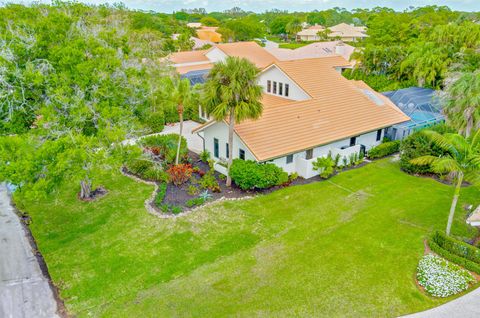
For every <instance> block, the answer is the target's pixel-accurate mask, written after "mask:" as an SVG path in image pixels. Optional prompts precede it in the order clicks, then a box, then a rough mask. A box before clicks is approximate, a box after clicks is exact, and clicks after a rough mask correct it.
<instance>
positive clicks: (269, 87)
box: [267, 81, 272, 93]
mask: <svg viewBox="0 0 480 318" xmlns="http://www.w3.org/2000/svg"><path fill="white" fill-rule="evenodd" d="M271 91H272V81H267V93H270V92H271Z"/></svg>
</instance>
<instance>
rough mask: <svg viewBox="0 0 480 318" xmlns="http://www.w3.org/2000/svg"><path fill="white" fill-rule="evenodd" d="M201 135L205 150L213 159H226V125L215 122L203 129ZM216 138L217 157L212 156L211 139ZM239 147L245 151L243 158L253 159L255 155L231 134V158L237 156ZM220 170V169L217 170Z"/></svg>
mask: <svg viewBox="0 0 480 318" xmlns="http://www.w3.org/2000/svg"><path fill="white" fill-rule="evenodd" d="M203 132H204V133H203V137H204V138H205V150H207V151H208V152H210V156H211V158H212V159H214V160H215V161H219V160H223V161H225V160H227V156H226V150H227V143H228V126H227V125H226V124H225V123H223V122H221V123H215V124H213V125H211V126H209V127H207V128H205V130H204V131H203ZM214 138H217V139H218V146H219V147H218V148H219V149H218V150H219V151H218V152H219V158H215V157H214V146H213V145H214V144H213V139H214ZM239 149H243V150H244V151H245V160H255V157H254V156H253V155H252V153H251V152H250V151H249V150H248V148H247V147H246V146H245V144H244V143H243V142H242V141H241V140H240V138H238V136H237V134H234V136H233V159H236V158H238V157H239ZM219 172H222V171H219Z"/></svg>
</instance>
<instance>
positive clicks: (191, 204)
mask: <svg viewBox="0 0 480 318" xmlns="http://www.w3.org/2000/svg"><path fill="white" fill-rule="evenodd" d="M204 203H205V199H203V198H202V197H198V198H193V199H190V200H188V201H187V202H186V203H185V205H186V206H187V207H189V208H191V207H194V206H198V205H202V204H204Z"/></svg>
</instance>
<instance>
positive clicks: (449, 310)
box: [403, 288, 480, 318]
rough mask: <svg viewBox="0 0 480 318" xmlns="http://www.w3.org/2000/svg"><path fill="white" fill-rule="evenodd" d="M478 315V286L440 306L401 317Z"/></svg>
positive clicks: (479, 315)
mask: <svg viewBox="0 0 480 318" xmlns="http://www.w3.org/2000/svg"><path fill="white" fill-rule="evenodd" d="M476 317H480V288H477V289H475V290H474V291H472V292H470V293H468V294H466V295H464V296H462V297H460V298H457V299H455V300H452V301H451V302H448V303H446V304H443V305H441V306H438V307H435V308H432V309H430V310H426V311H422V312H419V313H416V314H412V315H407V316H403V318H476Z"/></svg>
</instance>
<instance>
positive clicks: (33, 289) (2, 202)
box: [0, 184, 59, 318]
mask: <svg viewBox="0 0 480 318" xmlns="http://www.w3.org/2000/svg"><path fill="white" fill-rule="evenodd" d="M0 317H2V318H33V317H35V318H37V317H38V318H43V317H48V318H50V317H59V315H58V314H57V303H56V301H55V298H54V294H53V291H52V289H51V287H50V284H49V280H48V278H47V277H45V276H44V275H43V273H42V270H41V269H40V265H39V263H38V260H37V258H36V257H35V255H34V252H33V249H32V246H31V245H30V241H29V240H28V236H27V232H26V230H25V229H24V227H23V226H22V224H21V223H20V219H19V218H18V216H17V215H16V214H15V211H14V209H13V208H12V206H11V205H10V197H9V196H8V194H7V189H6V186H5V185H4V184H0Z"/></svg>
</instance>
